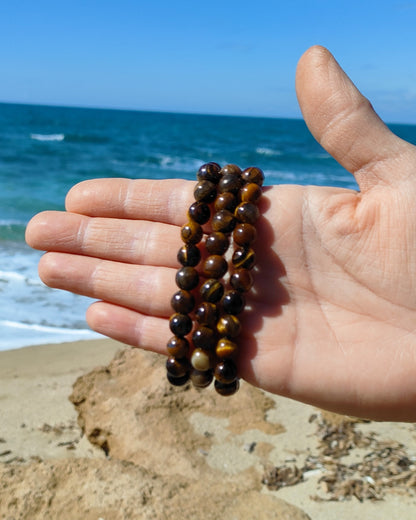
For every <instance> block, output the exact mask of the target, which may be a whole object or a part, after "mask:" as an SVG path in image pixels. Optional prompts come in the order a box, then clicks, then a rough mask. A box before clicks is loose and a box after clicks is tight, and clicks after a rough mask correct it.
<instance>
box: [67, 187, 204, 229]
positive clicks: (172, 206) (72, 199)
mask: <svg viewBox="0 0 416 520" xmlns="http://www.w3.org/2000/svg"><path fill="white" fill-rule="evenodd" d="M194 186H195V183H194V182H192V181H185V180H182V179H165V180H150V179H92V180H88V181H84V182H81V183H79V184H77V185H75V186H74V187H73V188H72V189H71V190H70V191H69V192H68V195H67V197H66V203H65V205H66V209H67V211H70V212H72V213H80V214H83V215H88V216H90V217H111V218H125V219H141V220H151V221H154V222H164V223H167V224H176V225H178V226H180V225H182V224H184V221H185V219H186V211H187V209H188V207H189V205H190V204H191V203H192V202H193V189H194Z"/></svg>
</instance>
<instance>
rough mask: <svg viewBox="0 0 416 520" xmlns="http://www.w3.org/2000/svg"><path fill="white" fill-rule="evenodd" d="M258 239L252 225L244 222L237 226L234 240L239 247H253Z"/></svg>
mask: <svg viewBox="0 0 416 520" xmlns="http://www.w3.org/2000/svg"><path fill="white" fill-rule="evenodd" d="M256 238H257V231H256V228H255V227H254V226H253V225H252V224H248V223H247V222H243V223H242V224H237V225H236V226H235V228H234V231H233V239H234V242H235V243H236V244H238V245H239V246H244V247H247V246H249V245H251V244H252V243H253V242H254V241H255V240H256Z"/></svg>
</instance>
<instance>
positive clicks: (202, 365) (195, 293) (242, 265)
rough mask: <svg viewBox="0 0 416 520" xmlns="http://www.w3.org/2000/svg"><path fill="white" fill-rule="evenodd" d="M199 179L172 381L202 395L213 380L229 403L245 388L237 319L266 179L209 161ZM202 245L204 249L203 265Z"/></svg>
mask: <svg viewBox="0 0 416 520" xmlns="http://www.w3.org/2000/svg"><path fill="white" fill-rule="evenodd" d="M197 178H198V182H197V184H196V186H195V189H194V198H195V202H194V203H193V204H192V205H191V206H190V208H189V210H188V222H187V223H186V224H185V225H184V226H182V228H181V238H182V241H183V242H184V245H183V246H182V247H181V248H180V249H179V251H178V255H177V258H178V261H179V263H180V264H181V266H182V267H180V268H179V270H178V271H177V273H176V284H177V286H178V288H179V291H177V292H176V293H175V294H174V295H173V297H172V299H171V306H172V309H173V310H174V312H175V313H174V314H173V315H172V316H171V317H170V320H169V326H170V330H171V332H172V333H173V334H174V335H173V337H172V338H171V339H170V340H169V342H168V344H167V351H168V356H169V357H168V359H167V362H166V369H167V378H168V380H169V382H170V383H171V384H173V385H175V386H180V385H184V384H185V383H187V382H188V381H189V380H191V382H192V384H193V385H194V386H195V387H197V388H205V387H207V386H209V385H210V384H211V382H212V380H214V387H215V390H216V391H217V392H218V393H219V394H220V395H224V396H228V395H232V394H234V393H235V392H236V391H237V390H238V388H239V377H238V371H237V361H238V354H239V347H238V345H237V342H236V339H237V337H238V335H239V334H240V332H241V328H242V327H241V323H240V320H239V318H238V317H237V316H238V315H239V314H240V313H241V312H242V311H243V310H244V306H245V294H246V293H247V292H248V291H249V290H250V289H251V287H252V285H253V276H252V272H251V271H252V269H253V267H254V265H255V262H256V257H255V253H254V250H253V248H252V245H253V243H254V241H255V240H256V236H257V231H256V228H255V223H256V221H257V219H258V217H259V209H258V206H257V203H258V201H259V199H260V197H261V194H262V188H261V186H262V184H263V181H264V174H263V172H262V170H260V168H256V167H250V168H247V169H245V170H244V171H241V169H240V168H239V167H238V166H236V165H234V164H228V165H226V166H224V167H223V168H221V167H220V165H219V164H217V163H214V162H210V163H207V164H204V165H202V166H201V167H200V169H199V170H198V173H197ZM211 213H213V215H212V218H211ZM209 222H210V224H211V229H212V230H211V232H210V233H209V234H208V235H207V236H206V238H205V240H203V230H202V226H203V225H204V224H207V223H209ZM230 244H232V245H233V251H232V254H231V255H230V254H229V249H230ZM199 246H201V247H202V246H204V247H205V253H206V255H204V260H203V261H201V249H200V247H199ZM227 253H228V256H229V257H230V258H231V262H230V266H229V263H228V262H227V259H226V258H225V255H226V254H227ZM197 268H198V270H197ZM227 274H228V277H227V278H226V275H227ZM201 278H202V280H201ZM194 321H195V323H194Z"/></svg>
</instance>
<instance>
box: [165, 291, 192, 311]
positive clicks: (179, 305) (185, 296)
mask: <svg viewBox="0 0 416 520" xmlns="http://www.w3.org/2000/svg"><path fill="white" fill-rule="evenodd" d="M170 304H171V306H172V309H173V310H174V311H175V312H179V313H181V314H189V313H190V312H192V311H193V309H194V306H195V298H194V296H193V294H192V293H190V292H189V291H184V290H183V289H181V290H180V291H178V292H176V293H175V294H174V295H173V296H172V299H171V300H170Z"/></svg>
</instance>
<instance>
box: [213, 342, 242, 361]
mask: <svg viewBox="0 0 416 520" xmlns="http://www.w3.org/2000/svg"><path fill="white" fill-rule="evenodd" d="M237 353H238V346H237V344H236V343H234V341H231V340H230V339H228V338H221V339H220V340H219V341H218V343H217V346H216V347H215V354H216V356H217V358H218V359H235V358H236V356H237Z"/></svg>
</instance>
